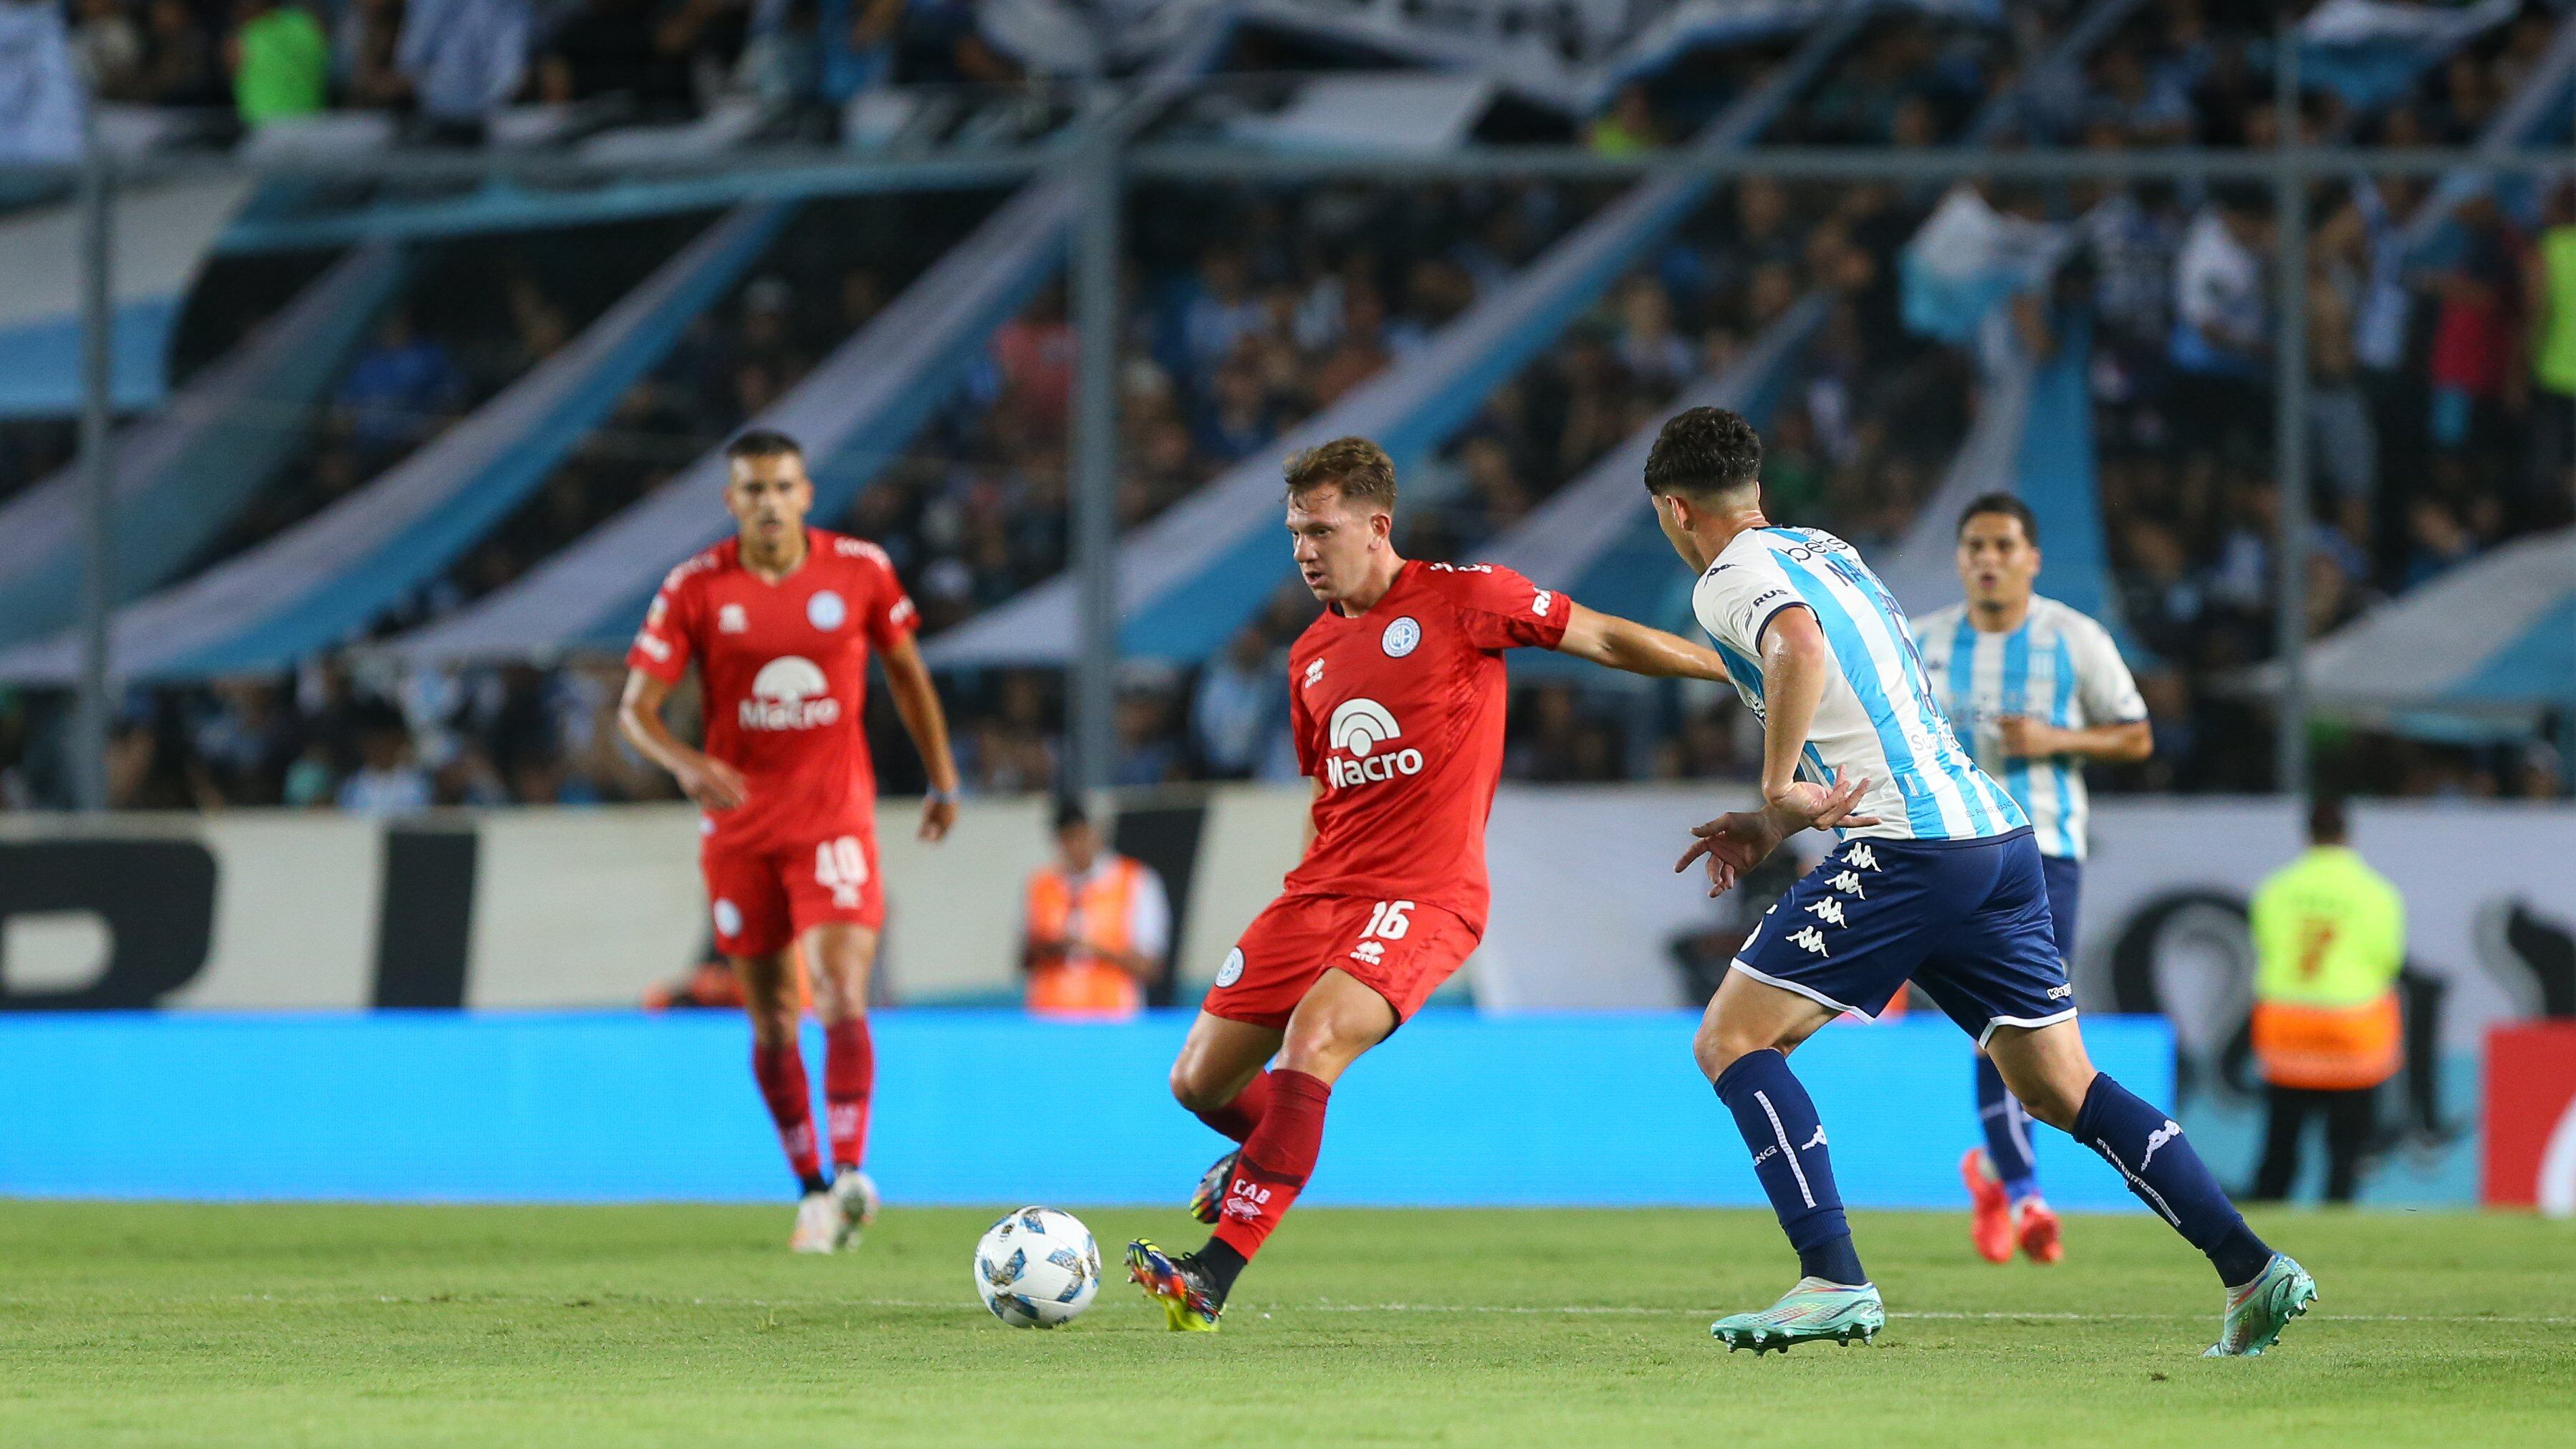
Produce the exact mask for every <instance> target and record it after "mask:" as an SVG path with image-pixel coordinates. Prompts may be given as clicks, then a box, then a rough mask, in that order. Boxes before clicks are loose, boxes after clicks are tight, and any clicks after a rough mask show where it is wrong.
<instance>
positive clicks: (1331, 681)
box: [1286, 562, 1574, 932]
mask: <svg viewBox="0 0 2576 1449" xmlns="http://www.w3.org/2000/svg"><path fill="white" fill-rule="evenodd" d="M1573 612H1574V605H1573V601H1572V600H1570V599H1568V598H1566V597H1565V596H1564V595H1563V594H1560V593H1556V592H1553V591H1552V590H1548V589H1542V588H1539V587H1537V586H1536V585H1534V584H1532V583H1531V582H1530V581H1529V580H1527V579H1525V578H1522V577H1521V576H1520V575H1519V574H1516V573H1514V572H1512V571H1511V570H1510V569H1506V568H1496V567H1493V566H1492V565H1490V564H1475V565H1463V566H1461V565H1451V564H1426V563H1418V562H1408V563H1406V564H1405V565H1404V566H1403V567H1402V568H1400V569H1398V570H1397V571H1396V575H1395V584H1394V586H1393V587H1391V588H1389V589H1388V590H1387V591H1386V595H1385V597H1383V598H1381V599H1379V600H1378V601H1377V602H1376V603H1375V604H1374V605H1371V606H1370V608H1369V610H1368V612H1367V613H1365V614H1361V615H1359V616H1358V617H1357V618H1349V617H1345V616H1344V615H1343V614H1341V613H1340V612H1339V611H1337V610H1333V609H1326V610H1325V611H1324V616H1323V617H1322V618H1320V619H1317V620H1316V621H1315V622H1314V623H1313V624H1312V625H1310V626H1308V628H1307V630H1306V632H1305V633H1304V634H1302V635H1300V636H1298V639H1297V644H1296V647H1294V648H1292V649H1290V650H1289V651H1288V696H1289V720H1290V727H1291V728H1292V729H1293V730H1294V731H1295V733H1296V737H1297V763H1298V765H1299V767H1300V768H1301V769H1303V770H1304V772H1305V773H1306V774H1308V775H1311V776H1313V777H1314V779H1315V781H1316V782H1317V784H1318V785H1319V786H1320V787H1321V788H1320V789H1319V791H1318V793H1317V794H1316V796H1315V842H1314V844H1313V845H1311V846H1309V847H1308V848H1307V851H1306V858H1305V859H1304V860H1303V861H1300V862H1299V863H1298V866H1297V868H1296V869H1295V870H1293V871H1291V872H1289V875H1288V880H1287V884H1286V889H1287V891H1289V892H1290V893H1292V894H1293V893H1299V892H1303V893H1307V894H1313V895H1337V896H1366V897H1368V898H1370V899H1372V900H1397V899H1402V900H1410V901H1415V902H1418V903H1420V904H1424V905H1433V906H1438V907H1440V908H1442V909H1444V910H1448V911H1453V912H1455V913H1456V914H1457V915H1458V916H1459V917H1460V918H1461V919H1463V920H1465V921H1466V922H1467V923H1468V924H1469V925H1471V926H1473V927H1474V928H1475V929H1476V930H1477V931H1479V932H1481V931H1483V930H1484V928H1485V906H1486V902H1487V900H1488V898H1489V895H1490V892H1489V890H1488V888H1487V886H1486V884H1485V816H1486V815H1487V813H1488V812H1490V811H1491V810H1492V808H1493V804H1494V784H1495V782H1496V781H1497V780H1499V779H1501V778H1502V773H1503V709H1504V705H1505V703H1506V700H1505V694H1504V685H1505V681H1504V671H1503V651H1504V650H1505V649H1508V648H1511V647H1513V646H1515V645H1530V646H1534V647H1537V648H1542V649H1552V648H1554V647H1556V644H1557V641H1558V640H1560V639H1563V638H1564V637H1565V624H1566V620H1567V618H1568V617H1569V616H1570V615H1572V613H1573Z"/></svg>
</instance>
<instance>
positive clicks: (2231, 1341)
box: [2201, 1253, 2317, 1358]
mask: <svg viewBox="0 0 2576 1449" xmlns="http://www.w3.org/2000/svg"><path fill="white" fill-rule="evenodd" d="M2316 1301H2317V1280H2316V1279H2314V1278H2311V1277H2309V1276H2308V1270H2307V1269H2305V1268H2302V1267H2300V1266H2299V1263H2298V1260H2297V1259H2295V1258H2293V1257H2291V1256H2290V1255H2289V1254H2287V1253H2274V1254H2273V1255H2272V1261H2271V1262H2268V1263H2266V1264H2264V1265H2263V1271H2262V1272H2260V1273H2257V1274H2255V1275H2254V1281H2253V1282H2251V1283H2248V1284H2246V1285H2245V1286H2244V1287H2242V1288H2231V1289H2229V1290H2228V1293H2227V1317H2226V1319H2225V1321H2224V1322H2222V1323H2221V1324H2220V1325H2219V1328H2218V1342H2216V1343H2213V1344H2211V1345H2210V1346H2209V1350H2208V1352H2206V1353H2203V1354H2202V1355H2201V1357H2202V1358H2252V1357H2254V1356H2255V1355H2257V1354H2260V1353H2261V1352H2262V1351H2263V1350H2265V1349H2267V1348H2270V1347H2271V1346H2272V1345H2273V1344H2274V1343H2277V1342H2279V1341H2280V1337H2281V1330H2282V1329H2284V1328H2287V1327H2289V1326H2290V1320H2291V1319H2293V1318H2296V1317H2298V1316H2299V1315H2301V1314H2303V1313H2305V1312H2307V1311H2308V1305H2309V1304H2312V1303H2314V1302H2316Z"/></svg>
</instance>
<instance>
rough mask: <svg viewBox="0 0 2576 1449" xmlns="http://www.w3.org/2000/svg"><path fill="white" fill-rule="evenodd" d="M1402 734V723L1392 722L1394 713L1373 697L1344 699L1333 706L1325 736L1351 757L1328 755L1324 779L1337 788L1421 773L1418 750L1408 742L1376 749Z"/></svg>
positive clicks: (1420, 759)
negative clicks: (1381, 750) (1383, 751)
mask: <svg viewBox="0 0 2576 1449" xmlns="http://www.w3.org/2000/svg"><path fill="white" fill-rule="evenodd" d="M1403 735H1404V728H1403V726H1401V725H1398V724H1397V723H1396V722H1395V716H1394V714H1392V713H1391V712H1389V711H1388V709H1387V707H1386V706H1385V705H1382V704H1380V703H1378V702H1377V701H1376V700H1373V699H1346V700H1343V701H1342V702H1341V703H1340V704H1339V705H1336V706H1334V708H1333V718H1332V723H1331V726H1330V728H1329V730H1328V731H1327V735H1326V737H1327V738H1328V739H1329V740H1330V741H1331V743H1332V747H1333V748H1334V749H1335V750H1341V751H1347V752H1348V753H1349V754H1351V755H1352V756H1354V758H1351V759H1344V758H1342V757H1341V756H1340V755H1338V754H1337V755H1332V756H1329V757H1327V758H1326V759H1325V761H1324V783H1325V784H1326V785H1327V786H1330V787H1332V788H1334V789H1339V788H1341V787H1342V786H1345V785H1365V784H1369V783H1372V782H1374V781H1379V780H1392V779H1394V778H1396V777H1397V776H1399V775H1419V774H1421V773H1422V752H1421V751H1420V750H1417V749H1414V748H1412V747H1410V746H1407V747H1405V748H1403V749H1399V750H1395V751H1393V752H1391V753H1388V754H1379V753H1378V746H1380V745H1382V744H1384V743H1386V742H1387V741H1388V740H1393V739H1401V738H1402V737H1403Z"/></svg>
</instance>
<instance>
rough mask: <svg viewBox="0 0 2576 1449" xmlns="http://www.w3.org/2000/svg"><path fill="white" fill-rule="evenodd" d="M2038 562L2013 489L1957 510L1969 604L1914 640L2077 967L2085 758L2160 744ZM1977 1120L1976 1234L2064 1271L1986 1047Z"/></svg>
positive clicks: (1995, 1249) (2097, 632)
mask: <svg viewBox="0 0 2576 1449" xmlns="http://www.w3.org/2000/svg"><path fill="white" fill-rule="evenodd" d="M2039 567H2040V558H2039V519H2038V518H2037V516H2036V515H2034V514H2033V513H2032V512H2031V511H2030V505H2029V504H2027V503H2024V502H2022V501H2021V500H2020V499H2019V498H2016V497H2014V496H2013V495H2012V494H2009V493H1989V494H1987V495H1985V496H1984V497H1982V498H1979V499H1977V500H1976V501H1975V502H1973V503H1970V504H1969V505H1968V507H1967V511H1965V512H1964V513H1961V514H1960V515H1959V582H1960V583H1962V584H1964V585H1965V586H1966V587H1967V591H1968V597H1967V602H1966V603H1964V604H1954V605H1952V606H1950V607H1949V608H1946V609H1941V610H1937V611H1935V612H1933V613H1930V614H1926V615H1925V616H1923V618H1921V619H1920V620H1917V621H1916V623H1915V631H1914V636H1915V638H1917V639H1918V640H1920V641H1922V646H1923V668H1924V671H1925V672H1926V673H1927V674H1929V675H1930V676H1931V679H1932V688H1933V692H1934V693H1935V694H1936V695H1938V696H1939V697H1940V700H1941V708H1942V709H1943V710H1944V711H1945V712H1947V713H1948V714H1949V716H1950V725H1951V727H1952V728H1953V729H1955V730H1957V731H1959V732H1960V734H1961V735H1962V736H1964V743H1966V744H1967V745H1968V747H1969V749H1970V751H1971V752H1972V753H1974V754H1975V756H1976V759H1977V765H1978V767H1979V768H1980V769H1983V770H1984V771H1985V772H1986V773H1987V774H1988V775H1989V776H1991V777H1993V778H1994V779H1996V780H1997V781H2000V782H2001V783H2002V785H2003V787H2004V788H2005V789H2006V790H2008V791H2010V792H2012V797H2013V801H2014V803H2016V804H2018V805H2020V806H2021V809H2022V813H2023V814H2024V815H2026V816H2028V817H2029V818H2030V828H2031V834H2032V836H2033V838H2035V839H2036V840H2037V841H2038V842H2039V866H2040V873H2041V875H2042V876H2043V877H2044V878H2046V880H2047V881H2048V913H2049V918H2050V920H2051V921H2052V922H2053V923H2054V924H2055V927H2056V930H2057V954H2058V956H2059V958H2060V959H2062V960H2064V961H2065V962H2066V963H2067V964H2068V966H2069V967H2070V968H2071V967H2072V966H2073V965H2074V962H2075V913H2076V907H2077V904H2078V902H2079V900H2080V899H2081V893H2082V886H2083V876H2084V848H2085V831H2084V822H2085V816H2086V809H2087V806H2086V801H2085V795H2084V763H2085V761H2087V760H2106V761H2120V762H2125V761H2130V760H2143V759H2145V758H2146V757H2147V756H2148V754H2149V753H2151V752H2152V751H2153V750H2154V749H2155V739H2154V735H2153V733H2152V732H2151V731H2150V730H2149V729H2148V728H2147V704H2146V701H2145V700H2143V699H2140V698H2139V697H2138V682H2137V680H2135V679H2133V678H2131V677H2130V675H2129V666H2128V665H2127V664H2125V663H2122V662H2121V659H2120V649H2119V646H2118V645H2116V644H2113V643H2112V642H2111V632H2110V631H2109V630H2107V629H2105V628H2103V627H2102V626H2101V625H2100V624H2098V623H2095V622H2094V621H2093V620H2092V619H2089V618H2087V617H2085V616H2084V615H2083V614H2081V613H2078V612H2077V611H2075V610H2074V609H2071V608H2068V607H2067V606H2066V605H2064V604H2061V603H2059V602H2058V601H2056V600H2055V599H2050V598H2043V597H2041V596H2040V595H2039V594H2038V593H2037V592H2035V591H2034V589H2033V587H2032V585H2033V583H2034V581H2035V580H2037V578H2038V577H2039ZM1977 1118H1978V1122H1979V1124H1980V1125H1981V1126H1982V1127H1983V1129H1984V1131H1985V1137H1986V1145H1985V1146H1983V1147H1971V1148H1969V1149H1968V1152H1967V1155H1966V1156H1965V1157H1962V1158H1961V1159H1960V1160H1959V1175H1960V1177H1961V1178H1962V1179H1964V1180H1965V1181H1966V1182H1967V1184H1968V1195H1969V1198H1970V1200H1971V1201H1972V1202H1973V1203H1974V1204H1975V1213H1974V1216H1973V1217H1972V1218H1971V1220H1970V1228H1969V1237H1970V1238H1971V1239H1972V1240H1973V1241H1974V1242H1975V1243H1976V1245H1977V1251H1978V1253H1980V1254H1982V1255H1983V1256H1984V1257H1985V1258H1986V1260H1987V1261H1989V1262H1994V1263H2002V1262H2008V1261H2010V1260H2011V1258H2012V1255H2013V1247H2014V1245H2015V1244H2019V1245H2020V1247H2021V1250H2022V1251H2023V1252H2025V1253H2028V1254H2029V1255H2030V1257H2031V1259H2032V1260H2033V1261H2034V1262H2040V1263H2054V1262H2056V1261H2057V1260H2058V1259H2059V1258H2060V1257H2063V1256H2064V1255H2065V1248H2064V1246H2063V1244H2062V1243H2061V1242H2060V1241H2059V1236H2058V1223H2057V1214H2055V1213H2053V1212H2051V1211H2049V1208H2048V1202H2047V1200H2046V1199H2045V1198H2043V1197H2041V1196H2040V1192H2039V1164H2038V1162H2037V1160H2036V1159H2035V1158H2033V1156H2032V1155H2031V1147H2030V1114H2029V1113H2028V1112H2026V1111H2024V1110H2023V1109H2022V1105H2021V1103H2019V1102H2018V1101H2015V1100H2014V1099H2013V1095H2012V1093H2011V1092H2009V1091H2007V1090H2005V1087H2004V1079H2003V1077H2002V1075H2001V1074H2000V1073H1998V1072H1997V1071H1996V1070H1995V1064H1994V1062H1993V1061H1992V1060H1991V1059H1989V1058H1988V1057H1987V1056H1986V1055H1985V1053H1983V1052H1979V1053H1978V1054H1977Z"/></svg>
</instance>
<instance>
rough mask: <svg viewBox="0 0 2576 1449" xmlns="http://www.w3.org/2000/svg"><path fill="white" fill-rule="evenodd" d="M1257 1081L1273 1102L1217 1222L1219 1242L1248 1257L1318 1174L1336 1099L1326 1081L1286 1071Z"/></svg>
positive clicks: (1248, 1141) (1246, 1146)
mask: <svg viewBox="0 0 2576 1449" xmlns="http://www.w3.org/2000/svg"><path fill="white" fill-rule="evenodd" d="M1254 1081H1255V1082H1256V1083H1261V1082H1265V1081H1266V1082H1267V1084H1268V1091H1269V1096H1270V1101H1269V1104H1268V1108H1267V1110H1265V1111H1263V1112H1262V1113H1261V1114H1260V1116H1259V1119H1258V1121H1257V1123H1256V1124H1255V1125H1254V1127H1253V1129H1252V1132H1251V1135H1250V1136H1248V1137H1246V1138H1245V1139H1244V1143H1243V1155H1242V1156H1241V1157H1239V1158H1237V1159H1236V1160H1235V1164H1234V1180H1233V1181H1232V1182H1230V1183H1228V1184H1226V1189H1225V1204H1224V1206H1223V1207H1222V1208H1221V1209H1219V1211H1218V1215H1217V1221H1216V1237H1217V1241H1219V1242H1222V1243H1224V1244H1225V1245H1226V1246H1227V1247H1229V1248H1232V1249H1234V1250H1235V1251H1236V1252H1238V1253H1241V1254H1242V1255H1243V1256H1244V1257H1246V1258H1250V1257H1251V1256H1252V1255H1253V1254H1255V1253H1257V1252H1260V1251H1261V1244H1262V1241H1263V1240H1264V1239H1266V1238H1268V1237H1269V1236H1270V1230H1271V1229H1272V1228H1275V1227H1277V1226H1279V1220H1280V1219H1281V1218H1283V1217H1285V1216H1287V1214H1288V1206H1289V1204H1291V1203H1293V1202H1295V1201H1296V1200H1297V1193H1298V1191H1299V1189H1301V1188H1303V1187H1305V1185H1306V1178H1307V1176H1308V1174H1310V1173H1312V1172H1313V1171H1314V1170H1315V1156H1316V1154H1317V1153H1319V1152H1321V1151H1322V1150H1323V1146H1324V1104H1325V1103H1326V1102H1328V1101H1330V1100H1331V1098H1332V1095H1333V1089H1332V1088H1331V1087H1330V1086H1329V1085H1327V1084H1326V1083H1325V1082H1324V1081H1323V1079H1322V1078H1320V1077H1314V1076H1309V1075H1307V1074H1306V1073H1304V1072H1292V1071H1288V1070H1286V1069H1284V1068H1283V1069H1281V1070H1278V1071H1273V1072H1266V1073H1264V1074H1263V1075H1262V1076H1261V1077H1256V1078H1254ZM1246 1095H1249V1093H1248V1092H1247V1094H1246ZM1242 1100H1243V1099H1242V1098H1237V1099H1236V1103H1235V1104H1240V1103H1241V1101H1242ZM1235 1104H1229V1110H1231V1109H1232V1105H1235ZM1209 1125H1210V1126H1215V1125H1216V1124H1215V1123H1213V1122H1211V1123H1210V1124H1209ZM1217 1130H1219V1131H1224V1130H1225V1129H1224V1128H1222V1127H1219V1128H1218V1129H1217Z"/></svg>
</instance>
